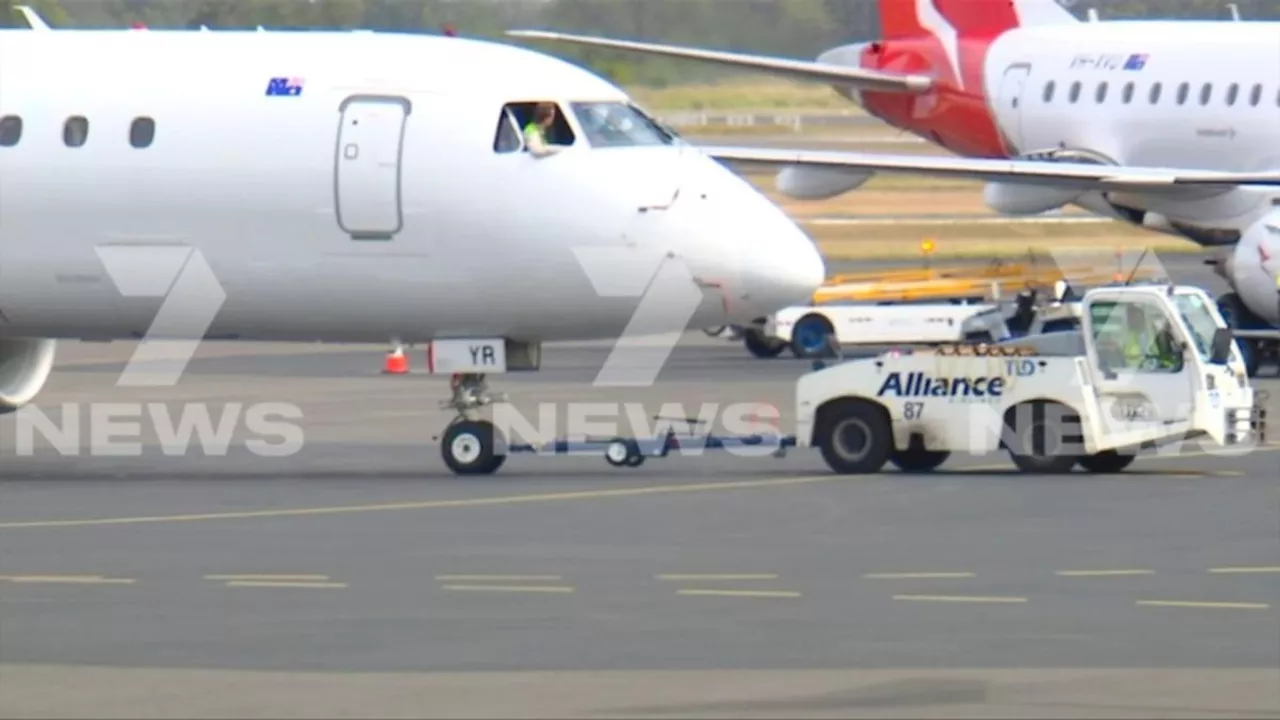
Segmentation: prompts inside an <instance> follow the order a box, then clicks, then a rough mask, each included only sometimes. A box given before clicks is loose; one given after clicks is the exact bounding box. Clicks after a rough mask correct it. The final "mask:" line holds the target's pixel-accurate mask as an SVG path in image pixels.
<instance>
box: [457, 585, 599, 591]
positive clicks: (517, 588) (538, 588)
mask: <svg viewBox="0 0 1280 720" xmlns="http://www.w3.org/2000/svg"><path fill="white" fill-rule="evenodd" d="M444 589H445V590H454V591H457V592H504V593H571V592H573V591H574V589H573V588H571V587H567V586H557V585H445V586H444Z"/></svg>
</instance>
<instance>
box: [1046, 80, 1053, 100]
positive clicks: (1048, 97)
mask: <svg viewBox="0 0 1280 720" xmlns="http://www.w3.org/2000/svg"><path fill="white" fill-rule="evenodd" d="M1052 100H1053V81H1052V80H1050V81H1049V82H1047V83H1045V86H1044V101H1045V102H1046V103H1048V102H1051V101H1052Z"/></svg>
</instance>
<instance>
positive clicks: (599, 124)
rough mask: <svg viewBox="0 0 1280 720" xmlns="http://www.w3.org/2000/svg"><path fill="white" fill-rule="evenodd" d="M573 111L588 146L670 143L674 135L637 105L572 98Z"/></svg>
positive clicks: (632, 145)
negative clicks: (573, 101)
mask: <svg viewBox="0 0 1280 720" xmlns="http://www.w3.org/2000/svg"><path fill="white" fill-rule="evenodd" d="M573 113H574V115H575V116H577V118H578V124H579V125H581V126H582V130H583V132H585V133H586V134H587V142H589V143H591V146H592V147H637V146H642V145H643V146H651V145H674V144H675V136H674V135H673V134H672V133H671V132H669V131H668V130H667V129H666V128H665V127H663V126H662V125H661V124H659V123H658V121H657V120H654V119H653V118H651V117H649V116H648V115H645V114H644V112H642V111H641V110H640V109H639V108H637V107H635V106H633V105H628V104H626V103H621V102H576V103H573Z"/></svg>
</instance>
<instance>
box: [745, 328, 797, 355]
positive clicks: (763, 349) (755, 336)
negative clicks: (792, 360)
mask: <svg viewBox="0 0 1280 720" xmlns="http://www.w3.org/2000/svg"><path fill="white" fill-rule="evenodd" d="M742 344H743V345H745V346H746V348H747V352H749V353H751V354H752V355H755V356H756V357H758V358H762V359H768V358H776V357H778V356H779V355H781V354H782V351H783V350H785V349H786V347H787V344H786V343H783V342H778V341H777V340H770V339H769V338H766V337H765V336H764V333H762V332H760V331H759V330H758V329H756V328H751V329H749V330H747V331H745V332H744V333H742Z"/></svg>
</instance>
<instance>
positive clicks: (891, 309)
mask: <svg viewBox="0 0 1280 720" xmlns="http://www.w3.org/2000/svg"><path fill="white" fill-rule="evenodd" d="M999 309H1000V306H999V305H996V304H995V303H971V304H960V303H939V302H931V303H928V304H925V303H915V304H912V303H895V304H892V305H873V304H848V305H844V304H829V305H796V306H792V307H787V308H783V309H782V310H779V311H778V312H776V313H774V314H772V315H770V316H768V317H767V318H766V319H765V324H764V336H765V337H767V338H770V339H774V340H776V341H779V342H784V343H790V342H791V340H792V330H793V328H794V327H795V325H796V322H797V321H799V320H800V319H801V318H803V317H805V316H808V315H819V316H821V317H824V318H826V319H827V322H829V323H830V327H831V330H832V331H833V332H834V334H835V337H836V340H837V341H838V342H839V343H840V344H842V345H892V344H895V343H900V344H928V343H948V342H960V341H962V340H964V338H965V334H966V332H967V331H968V329H969V328H970V327H973V323H971V322H970V320H971V319H972V318H974V317H976V316H979V315H984V314H987V313H990V312H992V311H994V312H995V313H997V314H998V312H999ZM993 338H995V339H999V336H998V335H993Z"/></svg>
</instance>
